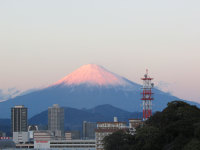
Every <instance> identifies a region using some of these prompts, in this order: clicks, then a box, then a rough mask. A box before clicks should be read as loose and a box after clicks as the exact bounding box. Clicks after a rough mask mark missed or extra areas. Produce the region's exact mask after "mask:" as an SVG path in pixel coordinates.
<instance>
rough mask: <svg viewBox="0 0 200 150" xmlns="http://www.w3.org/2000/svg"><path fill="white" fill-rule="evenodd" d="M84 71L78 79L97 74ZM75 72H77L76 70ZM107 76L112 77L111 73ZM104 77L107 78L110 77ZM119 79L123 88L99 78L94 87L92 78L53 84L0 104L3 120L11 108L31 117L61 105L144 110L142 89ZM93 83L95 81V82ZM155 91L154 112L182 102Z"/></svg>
mask: <svg viewBox="0 0 200 150" xmlns="http://www.w3.org/2000/svg"><path fill="white" fill-rule="evenodd" d="M86 66H87V65H86ZM89 66H90V67H91V65H89ZM83 68H85V67H83ZM86 68H87V67H86ZM96 68H97V69H99V66H97V65H95V66H94V67H93V68H92V70H93V71H94V70H95V69H96ZM78 70H79V69H78ZM80 70H82V69H80ZM83 70H86V71H85V73H83V74H81V73H80V74H78V75H77V76H78V79H79V76H87V74H92V76H93V77H95V75H94V74H93V73H92V72H93V71H88V69H83ZM105 71H106V70H105V69H103V72H105ZM88 72H89V73H88ZM94 72H95V71H94ZM75 73H77V72H76V71H75ZM108 74H110V72H109V73H108ZM114 75H115V74H114V73H112V74H111V76H114ZM104 77H106V78H107V76H104ZM117 77H120V81H121V80H123V83H124V82H125V83H126V86H124V85H125V84H115V83H121V82H114V81H116V80H114V81H112V82H109V84H104V85H103V84H99V82H98V80H97V82H96V78H94V80H95V84H90V83H89V84H88V82H87V80H88V79H89V78H88V77H83V78H82V79H84V80H81V82H79V84H70V85H68V84H65V83H63V82H59V83H60V84H56V85H55V84H52V85H51V86H49V87H47V88H44V89H40V90H37V91H34V92H31V93H28V94H25V95H21V96H18V97H15V98H12V99H9V100H7V101H4V102H1V103H0V110H1V112H2V113H1V114H0V118H7V117H8V116H10V108H11V107H13V106H15V105H24V106H25V107H27V108H28V112H29V116H30V117H32V116H34V115H35V114H38V113H40V112H42V111H44V110H46V109H47V108H48V107H50V106H52V105H53V104H59V105H60V106H62V107H73V108H77V109H81V108H87V109H89V108H93V107H95V106H98V105H103V104H110V105H112V106H114V107H119V108H120V109H123V110H126V111H130V112H132V111H136V112H138V111H142V105H141V104H142V101H141V100H140V99H141V95H140V93H141V87H142V86H141V85H139V84H137V83H134V82H132V81H130V80H128V79H126V78H124V77H121V76H118V75H117ZM86 79H87V80H86ZM103 79H104V78H103ZM103 79H102V80H101V81H105V82H100V83H107V82H106V81H107V80H103ZM61 80H62V79H61ZM62 81H63V80H62ZM73 81H74V80H73ZM78 81H80V80H78ZM82 81H84V82H82ZM91 81H92V82H93V80H91ZM110 83H112V84H110ZM113 83H114V84H113ZM153 92H154V93H155V94H154V99H155V100H154V101H153V111H161V110H162V109H163V108H165V107H166V106H167V103H168V102H170V101H174V100H180V99H179V98H177V97H175V96H173V95H170V94H169V93H165V92H162V91H160V90H158V89H156V88H155V89H153ZM187 102H188V103H190V104H195V105H197V106H198V107H199V106H200V104H198V103H195V102H189V101H187Z"/></svg>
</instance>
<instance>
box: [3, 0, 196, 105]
mask: <svg viewBox="0 0 200 150" xmlns="http://www.w3.org/2000/svg"><path fill="white" fill-rule="evenodd" d="M88 63H96V64H100V65H102V66H104V67H105V68H107V69H109V70H111V71H112V72H115V73H117V74H119V75H122V76H125V77H127V78H128V79H130V80H132V81H135V82H137V83H141V81H140V77H141V76H142V75H143V74H144V72H145V69H146V68H149V70H150V73H151V74H152V76H153V77H154V78H155V83H156V84H159V83H162V86H163V85H165V86H164V87H163V88H164V89H165V90H167V91H170V92H172V93H173V94H174V95H176V96H179V97H181V98H185V99H188V100H194V101H199V102H200V92H199V89H200V85H199V82H200V79H199V76H200V66H199V65H200V1H199V0H187V1H186V0H166V1H161V0H151V1H149V0H143V1H139V0H17V1H16V0H1V1H0V68H1V71H0V89H7V88H12V87H16V88H18V89H20V90H26V89H30V88H37V87H43V86H47V85H49V84H52V83H54V82H55V81H57V80H59V79H60V78H62V77H63V76H65V75H67V74H68V73H70V72H72V71H73V70H75V69H77V68H78V67H80V66H82V65H84V64H88ZM161 81H162V82H161ZM163 83H164V84H163ZM166 83H167V84H166ZM159 85H161V84H159ZM166 85H167V86H166Z"/></svg>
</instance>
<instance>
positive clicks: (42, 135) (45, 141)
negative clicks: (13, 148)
mask: <svg viewBox="0 0 200 150" xmlns="http://www.w3.org/2000/svg"><path fill="white" fill-rule="evenodd" d="M33 137H34V148H36V149H49V148H50V140H51V139H52V138H53V132H51V131H48V130H44V131H35V132H34V133H33Z"/></svg>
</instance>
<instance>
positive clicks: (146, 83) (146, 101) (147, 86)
mask: <svg viewBox="0 0 200 150" xmlns="http://www.w3.org/2000/svg"><path fill="white" fill-rule="evenodd" d="M141 79H142V80H143V87H142V90H143V92H142V93H141V94H142V99H141V100H142V101H143V121H145V120H147V119H148V118H149V117H151V116H152V100H153V97H152V95H153V93H152V88H153V87H154V84H153V83H152V82H151V81H152V80H153V78H151V77H150V76H149V75H148V69H146V74H145V75H144V78H141Z"/></svg>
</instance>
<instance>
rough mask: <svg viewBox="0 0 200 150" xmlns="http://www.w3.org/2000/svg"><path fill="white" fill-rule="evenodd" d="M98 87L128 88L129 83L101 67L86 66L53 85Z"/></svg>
mask: <svg viewBox="0 0 200 150" xmlns="http://www.w3.org/2000/svg"><path fill="white" fill-rule="evenodd" d="M59 84H65V85H80V84H89V85H98V86H130V83H129V82H128V81H126V80H125V79H124V78H123V77H121V76H119V75H116V74H114V73H111V72H110V71H108V70H106V69H105V68H103V67H102V66H99V65H96V64H88V65H84V66H82V67H80V68H79V69H77V70H75V71H74V72H72V73H71V74H69V75H67V76H66V77H64V78H63V79H61V80H59V81H58V82H56V83H55V84H54V85H59Z"/></svg>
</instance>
